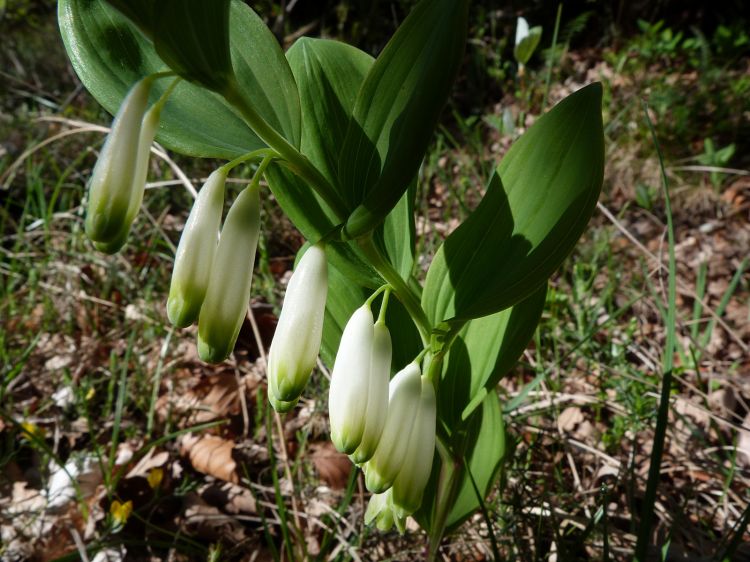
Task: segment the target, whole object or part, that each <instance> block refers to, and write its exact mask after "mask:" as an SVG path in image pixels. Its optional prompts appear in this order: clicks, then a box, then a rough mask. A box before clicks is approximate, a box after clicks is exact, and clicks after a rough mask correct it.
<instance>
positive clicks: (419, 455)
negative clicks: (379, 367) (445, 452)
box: [391, 377, 437, 518]
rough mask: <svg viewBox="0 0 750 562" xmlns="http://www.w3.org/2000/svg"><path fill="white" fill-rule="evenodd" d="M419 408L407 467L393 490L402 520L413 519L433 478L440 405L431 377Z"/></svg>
mask: <svg viewBox="0 0 750 562" xmlns="http://www.w3.org/2000/svg"><path fill="white" fill-rule="evenodd" d="M418 408H419V410H418V412H417V415H416V418H415V419H414V425H413V426H412V428H411V433H410V435H409V438H408V440H409V446H408V447H407V449H406V456H405V457H404V462H403V465H402V467H401V470H400V471H399V473H398V476H396V479H395V480H394V482H393V487H392V488H391V490H392V491H393V504H394V506H396V512H397V514H398V515H399V516H400V517H401V518H404V517H405V516H407V515H411V514H412V513H414V512H415V511H416V510H417V509H419V506H420V505H422V494H423V493H424V489H425V486H427V481H428V480H429V478H430V472H432V459H433V457H434V456H435V423H436V421H437V402H436V399H435V388H434V387H433V386H432V382H430V381H429V380H427V377H422V394H421V396H420V399H419V406H418Z"/></svg>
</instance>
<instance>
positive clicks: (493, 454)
mask: <svg viewBox="0 0 750 562" xmlns="http://www.w3.org/2000/svg"><path fill="white" fill-rule="evenodd" d="M472 423H473V424H476V426H478V428H479V429H478V435H477V437H476V441H475V442H474V446H473V447H472V448H471V449H469V450H468V451H467V453H466V459H467V461H468V462H467V464H468V466H469V470H471V475H472V476H473V478H474V482H475V483H476V485H477V488H478V489H479V492H480V494H481V495H482V500H484V498H486V497H487V496H488V495H489V493H490V490H491V489H492V486H493V485H494V483H495V479H496V477H497V475H498V472H499V470H500V468H501V466H502V464H503V460H504V459H505V451H506V443H505V440H506V435H505V424H504V423H503V414H502V409H501V408H500V399H499V398H498V396H497V393H495V392H491V393H490V394H488V395H487V398H485V399H484V401H483V402H482V409H481V410H479V411H477V412H476V413H475V417H474V419H472ZM461 473H462V477H461V484H460V486H459V489H458V495H457V496H456V500H455V503H454V504H453V509H451V511H450V514H449V515H448V519H447V521H446V531H447V532H450V531H451V530H453V529H455V528H456V527H458V526H459V525H460V524H461V523H463V522H464V521H465V520H466V519H467V518H468V517H469V516H470V515H471V514H472V513H474V512H475V511H476V510H477V509H478V508H479V505H480V503H479V498H477V494H476V492H475V490H474V487H473V486H472V483H471V479H470V478H469V475H468V474H466V471H465V470H462V471H461Z"/></svg>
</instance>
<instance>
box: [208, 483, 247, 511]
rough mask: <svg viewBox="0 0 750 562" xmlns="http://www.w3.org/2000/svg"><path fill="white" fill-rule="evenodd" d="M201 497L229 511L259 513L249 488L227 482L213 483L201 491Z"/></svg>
mask: <svg viewBox="0 0 750 562" xmlns="http://www.w3.org/2000/svg"><path fill="white" fill-rule="evenodd" d="M200 494H201V498H202V499H203V500H205V501H206V502H207V503H209V504H210V505H213V506H215V507H218V508H221V509H223V510H224V511H226V512H228V513H233V514H238V513H243V514H247V513H257V508H256V504H255V498H254V497H253V494H252V493H251V492H250V490H248V489H247V488H243V487H242V486H238V485H236V484H232V483H230V482H225V483H223V484H211V485H209V486H206V488H204V489H203V490H202V491H201V493H200Z"/></svg>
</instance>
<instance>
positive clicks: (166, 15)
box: [153, 0, 232, 93]
mask: <svg viewBox="0 0 750 562" xmlns="http://www.w3.org/2000/svg"><path fill="white" fill-rule="evenodd" d="M229 4H230V0H212V1H211V2H206V1H205V0H158V1H157V2H155V3H154V5H153V18H154V19H153V29H154V35H153V41H154V44H155V46H156V52H157V53H158V54H159V56H160V57H161V59H162V60H163V61H164V62H166V63H167V64H168V65H169V66H170V68H172V70H174V71H175V72H176V73H177V74H179V75H180V76H182V77H183V78H184V79H186V80H189V81H190V82H195V83H196V84H200V85H201V86H204V87H206V88H208V89H210V90H214V91H216V92H220V93H221V92H223V91H224V90H225V89H226V87H227V86H228V85H229V81H230V80H231V79H232V59H231V55H230V51H229Z"/></svg>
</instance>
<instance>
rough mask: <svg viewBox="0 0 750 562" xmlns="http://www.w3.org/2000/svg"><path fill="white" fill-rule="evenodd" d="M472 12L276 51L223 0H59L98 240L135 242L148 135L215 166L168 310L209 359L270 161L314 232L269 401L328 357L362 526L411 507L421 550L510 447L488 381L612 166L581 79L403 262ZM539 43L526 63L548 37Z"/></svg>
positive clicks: (480, 488) (442, 0)
mask: <svg viewBox="0 0 750 562" xmlns="http://www.w3.org/2000/svg"><path fill="white" fill-rule="evenodd" d="M468 10H469V3H468V1H467V0H460V1H456V0H422V1H421V2H420V3H418V4H417V5H416V6H415V7H414V9H413V10H412V12H411V13H410V15H409V16H408V17H407V18H406V19H405V20H404V22H403V23H402V25H401V26H400V27H399V29H398V30H397V31H396V33H395V34H394V36H393V37H392V38H391V40H390V41H389V42H388V44H387V45H386V47H385V48H384V50H383V51H382V53H381V54H380V56H379V57H378V58H377V59H373V58H372V57H370V56H369V55H367V54H366V53H364V52H362V51H360V50H358V49H356V48H354V47H351V46H349V45H346V44H344V43H339V42H334V41H327V40H321V39H311V38H301V39H299V40H297V41H296V42H295V44H294V45H293V46H292V47H291V48H290V49H289V50H288V51H287V53H286V54H285V53H283V52H282V50H281V48H280V47H279V45H278V43H277V42H276V39H275V38H274V36H273V34H272V33H271V32H270V30H269V29H268V28H267V27H266V26H265V25H264V24H263V22H262V21H261V20H260V18H259V17H258V16H257V15H256V14H255V12H253V11H252V10H251V9H250V8H248V7H247V6H246V5H245V4H244V3H242V2H239V1H235V0H221V1H216V2H211V3H207V2H197V1H195V2H192V1H191V2H184V1H177V0H174V1H173V0H168V1H167V0H162V1H160V2H153V1H150V0H138V1H136V2H126V1H124V0H110V1H109V2H105V1H103V0H61V2H60V4H59V19H60V28H61V31H62V35H63V39H64V42H65V45H66V48H67V50H68V54H69V56H70V58H71V60H72V62H73V65H74V68H75V69H76V71H77V72H78V74H79V76H80V77H81V80H82V81H83V83H84V84H85V86H86V87H87V88H88V89H89V90H90V91H91V92H92V94H93V95H94V96H95V97H96V98H97V99H98V100H99V101H100V102H101V103H102V104H103V105H104V106H105V107H106V108H107V109H108V110H110V111H111V112H112V113H117V116H116V118H115V122H114V123H113V127H112V132H111V133H110V136H109V139H108V141H107V143H106V144H105V147H104V148H103V149H102V153H101V156H100V160H99V163H98V164H97V166H96V168H95V170H94V173H93V176H92V180H91V187H90V191H89V200H88V214H87V219H86V225H87V232H88V234H89V236H90V237H91V238H92V240H93V241H94V242H95V244H96V246H97V247H98V248H99V249H101V250H103V251H105V252H115V251H118V250H119V249H120V248H121V247H122V245H123V244H124V243H125V242H126V239H127V233H128V230H129V228H130V224H131V222H132V220H133V218H134V217H135V214H136V213H137V210H138V208H139V207H140V204H141V200H142V197H143V186H144V183H145V175H144V170H146V169H147V162H148V154H149V147H150V145H151V142H152V140H153V138H154V133H155V134H156V139H158V140H159V141H160V142H161V143H162V144H164V145H165V146H167V147H169V148H171V149H172V150H175V151H177V152H180V153H183V154H186V155H191V156H196V157H205V158H217V159H222V160H225V161H227V163H226V164H224V165H222V166H221V167H220V168H219V169H218V170H217V171H216V172H214V174H212V175H211V176H210V177H209V180H208V181H207V183H206V184H205V185H204V187H203V188H202V189H201V191H200V194H199V196H198V198H197V200H196V202H195V204H194V208H193V211H192V212H191V215H190V218H189V220H188V223H187V225H186V228H185V230H184V231H183V235H182V240H181V242H180V246H179V248H178V250H177V255H176V258H175V268H174V272H173V277H172V285H171V289H170V298H169V301H168V306H167V309H168V316H169V318H170V320H171V321H172V322H173V323H174V324H175V325H176V326H186V325H189V324H191V323H193V322H195V321H197V323H198V351H199V354H200V356H201V357H202V358H203V359H204V360H207V361H212V362H219V361H222V360H223V359H225V358H226V357H227V356H228V355H229V354H230V353H231V351H232V349H233V347H234V344H235V340H236V338H237V335H238V331H239V325H240V323H241V321H242V318H243V317H244V315H245V312H246V308H247V304H248V301H249V296H250V289H251V280H252V272H253V263H254V259H255V252H256V248H257V243H258V238H259V235H260V231H261V224H260V202H261V199H262V198H265V197H267V196H268V195H267V193H266V192H265V191H264V189H263V187H262V186H261V181H260V180H261V179H262V178H264V179H265V180H266V181H267V183H268V186H269V188H270V192H271V193H272V194H273V196H274V197H275V199H276V200H277V201H278V203H279V205H280V206H281V208H282V210H283V211H284V212H285V213H286V214H287V215H288V217H289V218H290V219H291V220H292V222H293V223H294V224H295V225H296V227H297V228H298V229H299V230H300V232H301V233H302V234H303V235H304V237H305V238H306V239H307V240H308V241H309V244H308V245H306V246H305V247H304V248H303V249H302V250H301V251H300V254H299V258H298V260H299V261H298V264H297V267H296V268H295V271H294V273H293V275H292V280H291V281H290V284H289V287H288V290H287V296H286V298H285V301H284V305H283V307H282V312H281V316H280V320H279V326H278V329H277V336H276V338H275V339H274V342H273V343H272V346H271V351H270V357H269V373H268V378H269V400H270V402H271V404H272V405H273V407H274V408H275V409H276V410H277V411H289V410H291V409H292V408H294V407H295V405H296V402H297V400H298V399H299V397H300V395H301V394H302V393H303V392H304V387H305V385H306V384H307V381H308V378H309V376H310V372H311V371H312V368H313V366H314V364H315V357H316V356H317V354H318V351H320V353H321V355H322V357H323V360H324V361H325V362H326V363H327V364H328V365H329V366H332V367H333V374H332V380H331V388H330V395H329V411H330V420H331V432H332V438H333V442H334V444H335V445H336V446H337V447H338V448H339V450H341V451H342V452H345V453H347V454H349V455H351V458H352V460H353V462H355V463H356V464H357V465H358V466H360V467H362V469H363V471H364V473H365V483H366V486H367V487H368V489H369V490H370V491H371V492H373V493H374V494H375V495H373V497H372V500H371V503H370V507H369V508H368V511H367V516H366V520H367V521H368V522H375V523H376V524H377V526H378V527H379V528H381V529H386V528H389V527H390V526H391V525H392V524H395V525H396V526H397V527H398V528H399V529H402V530H403V528H404V522H405V519H406V517H407V516H410V515H412V516H414V517H415V518H416V520H417V521H418V522H419V524H420V525H421V526H422V527H423V528H424V529H425V530H426V531H427V532H428V533H429V536H430V557H431V558H432V559H434V558H435V557H436V556H437V552H438V547H439V545H440V542H441V540H442V537H443V536H444V534H445V533H446V532H448V531H450V530H452V529H455V528H456V527H457V526H458V525H459V524H460V523H461V522H463V521H465V520H466V519H467V518H468V517H469V516H470V515H471V514H472V513H474V512H475V511H476V510H477V509H480V508H481V509H482V510H484V509H485V506H484V500H485V498H486V496H487V495H488V494H489V492H490V490H491V489H492V487H493V484H494V482H495V480H496V476H497V474H498V471H499V469H500V467H501V465H502V462H503V460H504V459H505V457H506V448H505V442H506V440H505V431H504V427H503V415H502V410H501V406H500V402H499V399H498V396H497V394H496V393H495V391H494V389H495V387H496V385H497V382H498V381H499V380H500V378H501V377H503V376H504V375H505V374H506V373H507V372H508V371H509V370H510V369H511V368H512V366H513V365H514V364H515V362H516V361H517V359H518V357H519V356H520V354H521V353H522V352H523V350H524V348H525V347H526V345H527V344H528V342H529V340H530V339H531V337H532V335H533V333H534V331H535V328H536V325H537V323H538V321H539V318H540V315H541V311H542V308H543V306H544V303H545V294H546V289H547V280H548V278H549V277H550V275H552V273H553V272H554V271H555V269H556V268H557V267H558V266H559V265H560V263H561V262H562V260H563V259H564V258H565V257H566V256H567V254H568V253H569V252H570V251H571V249H572V248H573V246H574V245H575V244H576V242H577V240H578V238H579V237H580V235H581V234H582V232H583V231H584V229H585V228H586V225H587V223H588V221H589V218H590V216H591V214H592V212H593V209H594V207H595V204H596V201H597V198H598V195H599V192H600V189H601V185H602V177H603V166H604V150H603V132H602V118H601V87H600V85H598V84H592V85H589V86H587V87H585V88H583V89H581V90H579V91H578V92H576V93H574V94H572V95H571V96H569V97H568V98H567V99H565V100H564V101H562V102H561V103H559V104H558V105H557V106H556V107H554V108H553V109H552V110H551V111H549V112H548V113H547V114H546V115H544V116H542V117H541V118H540V119H538V120H537V122H536V123H535V125H534V126H533V127H532V128H530V129H529V130H528V131H527V132H526V133H525V134H524V135H523V136H522V137H521V138H520V139H518V140H517V141H516V143H515V144H514V145H513V146H512V148H511V149H510V151H509V152H508V154H507V155H506V156H505V157H504V159H503V160H502V162H501V163H500V165H499V166H498V167H497V168H496V169H494V170H493V171H492V173H491V175H490V178H489V181H488V184H487V189H486V192H485V194H484V196H483V198H482V200H481V202H480V203H479V206H478V207H477V208H476V209H475V210H474V211H473V212H472V213H471V214H470V215H469V216H468V218H467V219H466V220H465V221H464V222H463V223H462V224H461V225H460V226H459V227H458V228H457V229H456V230H455V231H454V232H453V233H452V234H451V235H450V236H448V237H447V238H446V239H445V240H444V241H443V243H442V244H441V245H440V246H439V247H438V249H437V251H436V252H435V253H434V255H432V256H417V255H416V250H415V211H414V209H415V200H414V198H415V191H416V190H415V189H414V185H415V182H416V178H417V175H418V170H419V167H420V165H421V163H422V161H423V160H424V158H425V153H426V150H427V148H428V144H429V142H430V139H431V137H432V135H433V132H434V130H435V128H436V125H437V122H438V118H439V116H440V112H441V110H442V108H443V106H444V105H445V103H446V101H447V99H448V97H449V94H450V91H451V88H452V86H453V82H454V79H455V76H456V74H457V71H458V68H459V65H460V63H461V60H462V58H463V51H464V44H465V42H466V33H467V31H466V29H467V17H468ZM528 37H530V39H529V38H528ZM528 37H526V38H521V41H520V43H519V46H520V51H519V54H518V56H519V57H520V58H519V62H522V61H523V62H525V61H527V60H528V57H529V56H530V55H531V52H533V50H534V48H535V46H536V43H538V40H539V32H538V31H535V30H533V29H532V30H529V31H528ZM524 41H526V43H524ZM118 108H119V111H117V110H118ZM157 123H158V128H157ZM240 166H250V167H251V168H252V169H253V179H252V181H251V183H250V184H249V185H248V186H247V187H245V188H244V189H243V190H242V191H241V192H240V193H239V194H238V195H237V196H236V197H235V198H234V201H233V203H232V204H231V207H230V209H229V211H228V213H227V215H226V217H225V218H224V220H223V225H221V223H222V219H221V214H222V213H221V211H222V207H223V200H224V198H225V197H226V189H225V180H226V178H227V177H228V175H229V174H230V173H232V171H233V170H234V169H235V168H238V167H240ZM220 225H221V226H220ZM422 258H425V259H422ZM430 258H431V259H430ZM424 262H428V263H429V267H428V269H427V271H426V274H424V272H423V271H421V270H420V269H419V268H418V266H417V264H420V263H424ZM375 312H377V320H375V318H376V316H375ZM392 373H395V375H394V376H392V377H391V375H392ZM386 398H387V403H386ZM435 451H437V452H438V454H437V455H435ZM282 519H283V514H282Z"/></svg>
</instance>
